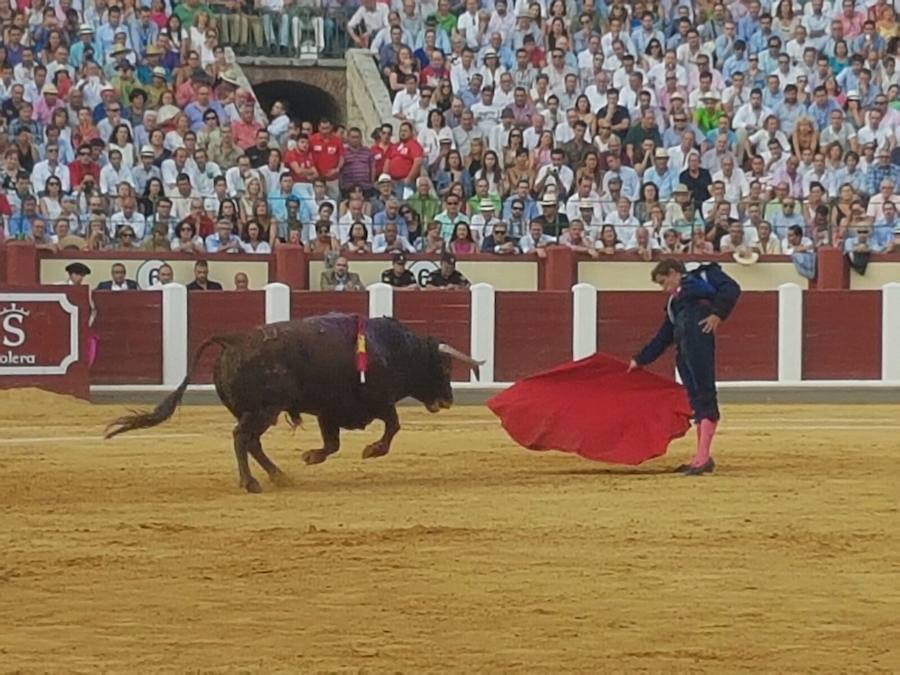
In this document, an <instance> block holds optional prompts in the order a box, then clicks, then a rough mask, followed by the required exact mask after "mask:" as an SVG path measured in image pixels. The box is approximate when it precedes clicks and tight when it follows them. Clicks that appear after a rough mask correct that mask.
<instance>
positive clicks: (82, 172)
mask: <svg viewBox="0 0 900 675" xmlns="http://www.w3.org/2000/svg"><path fill="white" fill-rule="evenodd" d="M85 176H90V177H91V179H92V180H93V182H94V184H95V185H96V184H98V183H99V182H100V165H99V164H97V163H96V162H92V161H91V146H90V144H89V143H82V144H81V145H79V146H78V157H77V158H76V159H75V161H74V162H72V163H71V164H69V180H70V182H71V185H72V189H73V190H80V189H82V187H83V184H84V178H85Z"/></svg>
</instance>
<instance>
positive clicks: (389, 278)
mask: <svg viewBox="0 0 900 675" xmlns="http://www.w3.org/2000/svg"><path fill="white" fill-rule="evenodd" d="M381 283H383V284H388V285H390V286H393V287H394V288H401V289H416V288H418V284H416V278H415V277H414V276H413V274H412V272H410V271H409V270H408V269H406V255H405V254H403V253H400V252H397V253H394V254H393V256H392V257H391V268H390V269H388V270H385V271H384V272H382V273H381Z"/></svg>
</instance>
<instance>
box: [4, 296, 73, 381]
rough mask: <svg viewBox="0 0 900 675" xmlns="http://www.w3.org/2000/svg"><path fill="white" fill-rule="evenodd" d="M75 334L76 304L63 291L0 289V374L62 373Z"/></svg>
mask: <svg viewBox="0 0 900 675" xmlns="http://www.w3.org/2000/svg"><path fill="white" fill-rule="evenodd" d="M78 337H79V336H78V307H76V306H75V305H73V304H72V303H71V302H70V301H69V299H68V298H67V297H66V294H65V293H0V376H2V375H65V374H66V372H67V371H68V370H69V366H70V365H72V364H73V363H75V362H76V361H77V360H78V346H79V340H78Z"/></svg>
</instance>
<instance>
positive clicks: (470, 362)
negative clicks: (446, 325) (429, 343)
mask: <svg viewBox="0 0 900 675" xmlns="http://www.w3.org/2000/svg"><path fill="white" fill-rule="evenodd" d="M438 351H439V352H441V353H442V354H446V355H447V356H449V357H450V358H451V359H456V360H457V361H462V362H463V363H465V364H466V365H467V366H469V368H471V369H472V372H473V373H475V379H476V380H477V379H478V378H479V377H480V375H481V373H480V372H479V368H478V367H479V366H482V365H484V361H479V360H477V359H473V358H472V357H471V356H469V355H468V354H463V353H462V352H461V351H459V350H458V349H455V348H454V347H451V346H450V345H448V344H444V343H443V342H442V343H441V344H440V345H438Z"/></svg>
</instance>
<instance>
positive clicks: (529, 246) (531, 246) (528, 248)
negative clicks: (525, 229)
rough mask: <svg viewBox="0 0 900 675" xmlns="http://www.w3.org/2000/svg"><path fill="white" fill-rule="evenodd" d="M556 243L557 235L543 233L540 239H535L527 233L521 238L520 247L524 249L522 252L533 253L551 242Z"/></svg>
mask: <svg viewBox="0 0 900 675" xmlns="http://www.w3.org/2000/svg"><path fill="white" fill-rule="evenodd" d="M555 243H556V237H551V236H550V235H549V234H541V237H540V239H538V240H537V241H535V240H534V237H532V236H531V234H526V235H525V236H524V237H522V238H521V239H519V248H520V249H521V250H522V253H531V252H532V251H536V250H537V249H539V248H542V247H543V246H548V245H550V244H555Z"/></svg>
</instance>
